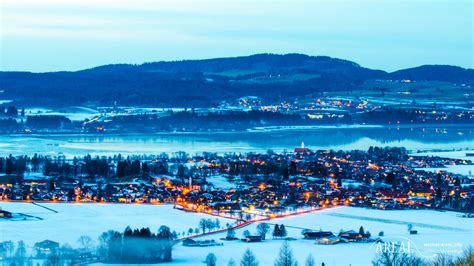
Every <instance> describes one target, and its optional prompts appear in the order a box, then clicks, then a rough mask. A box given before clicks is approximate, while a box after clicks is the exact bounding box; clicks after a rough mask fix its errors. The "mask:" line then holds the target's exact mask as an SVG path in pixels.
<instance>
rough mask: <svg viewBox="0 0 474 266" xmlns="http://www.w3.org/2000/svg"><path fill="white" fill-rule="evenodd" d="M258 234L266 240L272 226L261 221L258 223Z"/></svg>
mask: <svg viewBox="0 0 474 266" xmlns="http://www.w3.org/2000/svg"><path fill="white" fill-rule="evenodd" d="M257 231H258V234H259V235H260V236H261V237H262V239H263V240H265V237H266V235H267V233H268V232H269V231H270V226H269V225H268V224H267V223H260V224H258V225H257Z"/></svg>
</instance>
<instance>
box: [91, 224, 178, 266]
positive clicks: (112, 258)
mask: <svg viewBox="0 0 474 266" xmlns="http://www.w3.org/2000/svg"><path fill="white" fill-rule="evenodd" d="M173 240H174V237H173V234H172V233H171V231H170V228H169V227H167V226H161V227H160V228H159V230H158V233H157V234H154V233H152V232H151V231H150V229H149V228H142V229H135V230H132V229H131V228H130V227H127V228H126V229H125V231H124V232H123V233H120V232H117V231H108V232H105V233H103V234H102V235H101V236H100V237H99V241H100V245H99V249H98V250H99V254H100V257H102V258H103V259H104V260H105V261H107V262H114V263H158V262H170V261H171V259H172V252H171V250H172V246H173Z"/></svg>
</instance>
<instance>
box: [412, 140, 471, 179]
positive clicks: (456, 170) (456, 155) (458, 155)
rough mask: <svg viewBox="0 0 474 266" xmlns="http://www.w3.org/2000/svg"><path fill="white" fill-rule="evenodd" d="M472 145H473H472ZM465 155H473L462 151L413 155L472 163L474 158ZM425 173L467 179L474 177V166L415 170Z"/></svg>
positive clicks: (468, 151)
mask: <svg viewBox="0 0 474 266" xmlns="http://www.w3.org/2000/svg"><path fill="white" fill-rule="evenodd" d="M473 145H474V143H473ZM466 153H474V151H473V150H462V151H441V152H422V153H413V154H411V155H415V156H438V157H444V158H452V159H460V160H471V161H473V162H474V156H466ZM417 169H420V170H425V171H432V172H437V171H438V170H441V171H446V172H449V173H453V174H461V175H466V176H469V177H473V176H474V165H446V168H417Z"/></svg>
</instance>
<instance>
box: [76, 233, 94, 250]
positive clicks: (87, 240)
mask: <svg viewBox="0 0 474 266" xmlns="http://www.w3.org/2000/svg"><path fill="white" fill-rule="evenodd" d="M77 243H78V244H79V245H80V246H81V248H83V249H85V250H90V249H92V247H93V246H94V241H93V240H92V238H91V237H90V236H80V237H79V239H78V240H77Z"/></svg>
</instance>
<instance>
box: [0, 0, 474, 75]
mask: <svg viewBox="0 0 474 266" xmlns="http://www.w3.org/2000/svg"><path fill="white" fill-rule="evenodd" d="M472 2H473V1H472V0H444V1H441V0H312V1H310V0H287V1H283V0H256V1H255V0H254V1H251V0H238V1H237V0H0V38H1V39H0V70H27V71H35V72H44V71H56V70H78V69H83V68H89V67H93V66H97V65H103V64H111V63H143V62H150V61H159V60H177V59H198V58H212V57H224V56H225V57H229V56H238V55H250V54H255V53H264V52H270V53H295V52H296V53H305V54H309V55H328V56H332V57H338V58H343V59H348V60H352V61H355V62H357V63H359V64H361V65H363V66H366V67H370V68H378V69H383V70H387V71H392V70H397V69H401V68H407V67H413V66H418V65H422V64H451V65H458V66H462V67H469V68H474V63H473V62H474V51H473V43H474V33H473V28H474V26H473V13H474V10H473V4H472Z"/></svg>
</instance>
